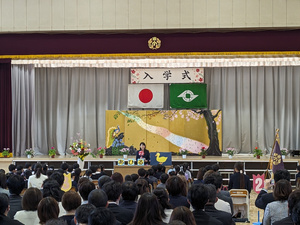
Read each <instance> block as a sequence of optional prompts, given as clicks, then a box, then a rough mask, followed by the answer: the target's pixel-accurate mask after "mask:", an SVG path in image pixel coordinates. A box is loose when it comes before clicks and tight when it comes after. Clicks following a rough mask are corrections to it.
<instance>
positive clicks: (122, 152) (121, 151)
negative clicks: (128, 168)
mask: <svg viewBox="0 0 300 225" xmlns="http://www.w3.org/2000/svg"><path fill="white" fill-rule="evenodd" d="M120 153H121V154H123V158H124V159H126V158H127V155H129V148H122V149H121V150H120Z"/></svg>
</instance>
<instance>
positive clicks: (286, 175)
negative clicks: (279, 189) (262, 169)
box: [274, 169, 291, 183]
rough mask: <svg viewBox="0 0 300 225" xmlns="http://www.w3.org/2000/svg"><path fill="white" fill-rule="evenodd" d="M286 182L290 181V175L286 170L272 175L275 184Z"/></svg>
mask: <svg viewBox="0 0 300 225" xmlns="http://www.w3.org/2000/svg"><path fill="white" fill-rule="evenodd" d="M282 179H284V180H287V181H290V180H291V174H290V172H289V171H288V170H285V169H283V170H277V171H276V172H275V173H274V181H275V183H276V182H277V181H279V180H282Z"/></svg>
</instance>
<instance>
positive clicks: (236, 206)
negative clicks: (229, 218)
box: [229, 189, 250, 222]
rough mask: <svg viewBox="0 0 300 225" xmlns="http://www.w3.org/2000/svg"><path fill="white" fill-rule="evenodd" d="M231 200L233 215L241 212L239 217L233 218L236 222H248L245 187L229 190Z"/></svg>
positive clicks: (248, 211)
mask: <svg viewBox="0 0 300 225" xmlns="http://www.w3.org/2000/svg"><path fill="white" fill-rule="evenodd" d="M229 193H230V196H231V198H232V202H233V216H237V215H238V214H239V213H240V214H241V217H240V218H237V219H235V221H236V222H249V218H250V202H249V193H248V190H246V189H231V190H229Z"/></svg>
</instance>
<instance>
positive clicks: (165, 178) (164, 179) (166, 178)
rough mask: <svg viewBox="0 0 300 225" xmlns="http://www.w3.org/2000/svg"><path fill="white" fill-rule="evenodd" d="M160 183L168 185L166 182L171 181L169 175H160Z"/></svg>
mask: <svg viewBox="0 0 300 225" xmlns="http://www.w3.org/2000/svg"><path fill="white" fill-rule="evenodd" d="M159 179H160V182H161V183H163V184H165V183H166V181H167V180H168V179H169V175H168V174H166V173H162V174H161V175H160V178H159Z"/></svg>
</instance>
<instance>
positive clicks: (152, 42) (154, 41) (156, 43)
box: [148, 37, 161, 50]
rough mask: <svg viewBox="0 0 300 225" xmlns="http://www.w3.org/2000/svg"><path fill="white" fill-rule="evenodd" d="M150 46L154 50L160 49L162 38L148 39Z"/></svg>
mask: <svg viewBox="0 0 300 225" xmlns="http://www.w3.org/2000/svg"><path fill="white" fill-rule="evenodd" d="M148 46H149V48H150V49H152V50H156V49H159V48H160V46H161V40H159V38H158V37H152V38H150V39H149V41H148Z"/></svg>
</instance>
